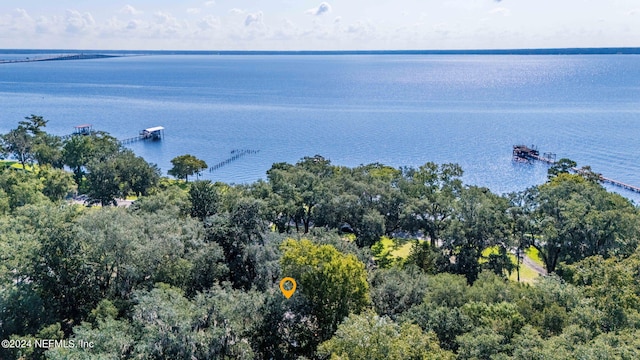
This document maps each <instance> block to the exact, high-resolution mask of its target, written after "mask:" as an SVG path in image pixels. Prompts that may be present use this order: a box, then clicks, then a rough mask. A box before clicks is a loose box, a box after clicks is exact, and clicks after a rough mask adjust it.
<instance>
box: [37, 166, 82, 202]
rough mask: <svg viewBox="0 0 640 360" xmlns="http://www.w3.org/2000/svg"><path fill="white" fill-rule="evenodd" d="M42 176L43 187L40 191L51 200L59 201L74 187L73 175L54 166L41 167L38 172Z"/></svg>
mask: <svg viewBox="0 0 640 360" xmlns="http://www.w3.org/2000/svg"><path fill="white" fill-rule="evenodd" d="M38 175H39V176H41V177H42V182H43V185H44V188H43V189H42V193H43V194H44V195H46V196H47V197H48V198H49V199H50V200H51V201H60V200H62V199H64V198H65V196H67V195H68V194H70V193H72V192H73V191H74V190H75V189H76V184H75V182H74V181H73V176H72V175H71V174H70V173H68V172H66V171H64V170H62V169H54V168H46V167H45V168H41V169H40V172H39V173H38Z"/></svg>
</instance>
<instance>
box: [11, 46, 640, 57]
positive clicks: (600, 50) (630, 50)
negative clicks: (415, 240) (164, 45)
mask: <svg viewBox="0 0 640 360" xmlns="http://www.w3.org/2000/svg"><path fill="white" fill-rule="evenodd" d="M0 52H10V53H17V54H32V53H43V52H58V53H85V52H89V53H94V54H95V53H110V54H114V53H119V54H172V55H189V54H202V55H205V54H206V55H242V54H245V55H270V54H272V55H323V54H326V55H376V54H379V55H384V54H391V55H393V54H396V55H412V54H415V55H437V54H442V55H465V54H470V55H482V54H486V55H494V54H496V55H527V54H533V55H547V54H549V55H581V54H585V55H586V54H602V55H608V54H640V47H562V48H508V49H507V48H502V49H500V48H494V49H421V50H415V49H414V50H409V49H401V50H382V49H370V50H176V49H169V50H159V49H156V50H148V49H147V50H144V49H136V50H131V49H130V50H125V49H37V48H24V49H10V48H7V49H4V48H0Z"/></svg>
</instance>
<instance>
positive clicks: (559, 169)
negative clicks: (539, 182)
mask: <svg viewBox="0 0 640 360" xmlns="http://www.w3.org/2000/svg"><path fill="white" fill-rule="evenodd" d="M576 166H578V164H577V163H576V162H575V161H573V160H571V159H567V158H562V159H560V160H558V161H556V162H555V164H553V165H552V166H551V167H550V168H549V170H547V177H548V178H549V179H553V178H554V177H556V176H558V175H560V174H569V173H570V172H571V171H573V169H575V167H576Z"/></svg>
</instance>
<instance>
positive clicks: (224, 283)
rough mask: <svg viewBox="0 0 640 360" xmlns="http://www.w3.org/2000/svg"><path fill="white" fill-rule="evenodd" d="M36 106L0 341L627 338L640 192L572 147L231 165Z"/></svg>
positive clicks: (429, 345)
mask: <svg viewBox="0 0 640 360" xmlns="http://www.w3.org/2000/svg"><path fill="white" fill-rule="evenodd" d="M46 125H47V120H45V119H44V118H42V117H41V116H37V115H31V116H29V117H26V118H25V119H24V120H23V121H20V122H18V125H17V127H16V128H14V129H12V130H10V131H9V132H8V133H6V134H1V135H0V146H1V147H0V150H1V151H0V153H1V154H2V155H3V157H4V158H10V159H14V160H8V161H6V160H5V161H3V162H2V163H0V164H1V165H3V166H0V227H1V228H2V231H0V338H1V339H3V340H4V339H6V340H7V342H6V343H5V342H3V346H2V348H0V358H2V359H26V358H28V359H49V360H52V359H56V360H57V359H69V358H72V359H75V358H119V359H138V358H149V359H151V358H155V359H169V358H170V359H191V358H197V359H220V358H239V359H272V358H276V359H301V358H306V359H329V358H331V359H340V358H344V359H347V358H348V359H424V358H430V359H514V360H515V359H523V358H543V359H573V358H585V359H591V358H593V359H596V358H612V359H618V358H620V359H623V358H638V357H640V350H639V349H640V282H639V281H638V279H640V273H639V272H638V269H640V249H639V248H638V246H639V242H638V240H639V239H640V212H639V209H638V208H637V207H635V206H634V205H633V204H632V203H631V202H630V201H629V200H628V199H625V198H624V197H622V196H620V195H618V194H615V193H610V192H608V191H607V190H606V189H605V188H603V187H602V185H601V184H600V183H599V182H598V181H597V177H595V176H593V173H589V172H586V171H583V172H579V173H571V172H570V171H569V169H568V168H567V166H563V164H564V165H566V164H568V163H570V160H568V159H561V160H560V161H558V164H556V165H553V166H551V168H550V169H549V173H548V180H547V182H545V183H544V184H541V185H538V186H534V187H531V188H528V189H523V190H521V191H519V192H514V193H510V194H505V195H498V194H494V193H492V192H491V191H490V190H489V189H487V188H483V187H478V186H471V185H465V184H464V183H463V182H462V180H461V177H462V174H463V169H462V168H460V166H458V165H457V164H435V163H431V162H428V163H425V164H424V165H422V166H420V167H418V168H399V169H398V168H393V167H390V166H386V165H383V164H379V163H374V164H368V165H360V166H357V167H345V166H339V165H335V164H332V163H331V161H330V160H328V159H325V158H323V157H322V156H320V155H315V156H310V157H305V158H303V159H301V160H300V161H299V162H297V163H295V164H289V163H275V164H273V165H272V167H271V169H269V170H268V171H267V177H266V180H259V181H256V182H254V183H251V184H243V185H230V184H226V183H221V182H212V181H209V180H198V179H197V174H198V173H199V172H201V171H203V170H204V169H206V168H207V165H206V163H204V162H203V161H202V160H200V159H197V158H196V157H194V156H191V155H188V154H185V155H183V156H179V157H176V158H175V159H174V161H172V164H173V166H174V168H173V169H172V171H171V174H172V175H173V176H174V177H175V178H176V179H170V178H168V177H163V176H161V175H162V174H161V173H160V171H159V170H158V168H157V167H156V166H155V165H153V164H149V163H147V162H146V161H145V160H144V159H142V158H141V157H137V156H135V154H133V153H132V152H131V151H130V150H127V149H124V148H122V146H120V144H119V143H118V142H117V140H116V139H114V138H113V137H111V136H110V135H109V134H107V133H103V132H96V133H92V134H88V135H75V136H71V137H69V138H67V139H64V140H63V139H61V138H59V137H57V136H53V135H50V134H48V133H46V131H45V128H46ZM194 175H196V178H195V179H194ZM76 191H77V192H78V193H79V194H82V196H84V197H85V198H86V199H87V201H88V203H90V204H100V206H91V207H87V206H81V205H78V204H73V203H72V202H69V201H68V200H67V199H68V194H69V193H75V192H76ZM117 198H125V199H126V198H128V199H129V200H130V201H132V204H131V205H130V206H128V207H117V206H112V205H115V204H116V202H115V199H117ZM134 199H135V200H134ZM517 259H523V260H522V261H518V260H517ZM535 269H541V270H535ZM542 270H543V271H542ZM540 273H548V275H545V276H540V275H539V274H540ZM284 277H291V278H294V279H295V281H296V283H297V290H296V292H295V294H294V295H293V296H291V298H285V297H284V296H283V295H282V293H281V292H280V290H279V281H280V280H281V279H282V278H284ZM49 340H50V342H47V343H51V344H62V345H60V346H57V345H56V346H53V345H52V346H47V347H43V346H34V345H33V344H41V343H43V341H49ZM86 343H91V344H92V346H90V347H88V346H84V347H83V346H63V345H64V344H67V345H68V344H86Z"/></svg>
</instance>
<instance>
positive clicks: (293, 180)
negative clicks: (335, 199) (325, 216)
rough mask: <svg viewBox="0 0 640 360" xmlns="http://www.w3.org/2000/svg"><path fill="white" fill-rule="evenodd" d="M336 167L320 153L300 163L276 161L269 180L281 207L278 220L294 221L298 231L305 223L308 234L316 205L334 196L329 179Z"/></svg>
mask: <svg viewBox="0 0 640 360" xmlns="http://www.w3.org/2000/svg"><path fill="white" fill-rule="evenodd" d="M334 171H335V168H334V167H333V166H331V162H330V161H329V160H326V159H325V158H323V157H322V156H320V155H316V156H314V157H305V158H303V159H302V160H300V161H299V162H298V163H297V164H296V165H291V164H286V163H278V164H273V166H272V167H271V169H269V170H268V171H267V179H268V180H269V183H270V185H271V189H272V191H273V193H274V194H275V196H274V197H273V198H272V199H271V200H272V203H275V204H276V206H277V210H276V211H274V213H275V214H276V216H277V219H274V223H276V224H282V223H283V222H284V223H289V222H294V223H295V226H296V231H298V232H299V230H300V229H299V225H300V224H302V225H303V231H304V233H305V234H306V233H308V232H309V229H310V228H311V225H312V224H313V221H314V218H315V212H316V208H317V207H318V205H319V204H320V203H322V201H324V200H326V198H327V196H329V195H330V191H329V189H328V186H327V180H328V179H329V178H331V176H332V175H333V173H334Z"/></svg>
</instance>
